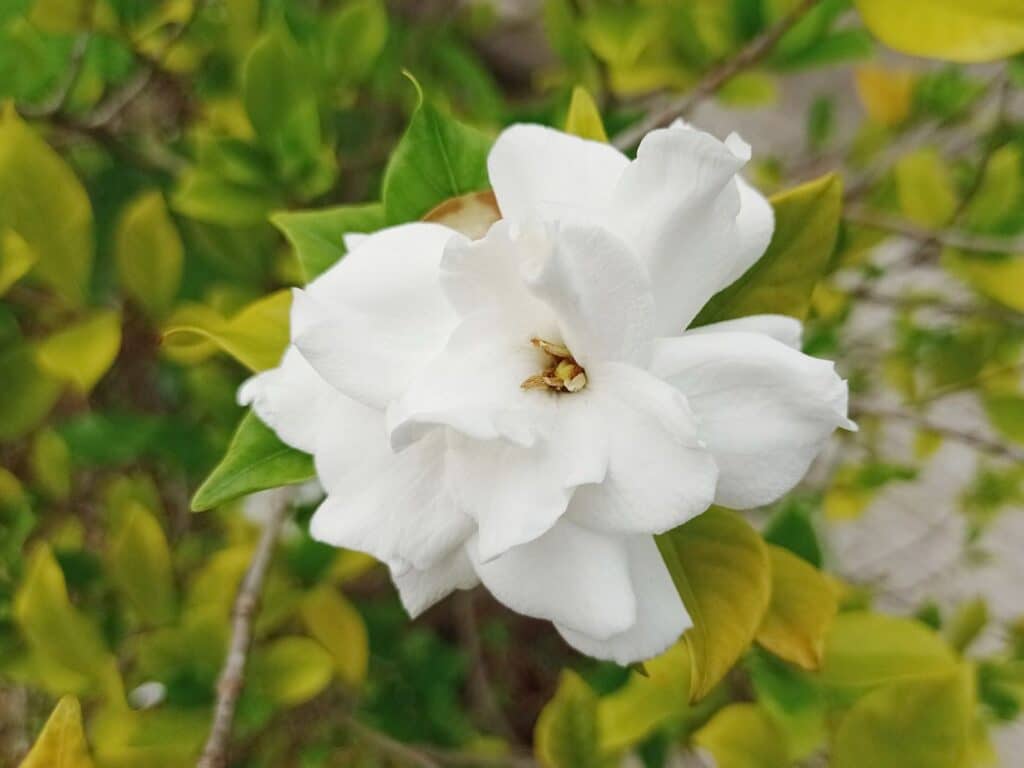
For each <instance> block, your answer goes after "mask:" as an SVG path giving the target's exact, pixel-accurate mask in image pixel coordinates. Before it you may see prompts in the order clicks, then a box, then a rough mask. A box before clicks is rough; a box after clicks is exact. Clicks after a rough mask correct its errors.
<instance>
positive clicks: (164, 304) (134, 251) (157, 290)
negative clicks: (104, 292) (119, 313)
mask: <svg viewBox="0 0 1024 768" xmlns="http://www.w3.org/2000/svg"><path fill="white" fill-rule="evenodd" d="M114 253H115V256H116V258H117V271H118V274H119V275H120V278H121V284H122V285H123V286H124V290H125V293H127V294H128V295H129V296H131V297H132V298H133V299H135V300H136V301H137V302H138V303H139V304H140V305H141V306H142V307H143V308H144V309H145V310H146V311H147V312H149V314H150V315H153V316H155V317H159V316H162V315H163V314H164V313H165V312H166V311H167V310H168V309H170V306H171V302H172V301H173V300H174V297H175V295H176V294H177V292H178V286H179V284H180V283H181V269H182V262H183V261H184V258H185V247H184V246H183V245H182V242H181V237H180V236H179V235H178V230H177V228H176V227H175V226H174V221H173V220H172V219H171V216H170V214H169V213H168V212H167V206H166V204H165V203H164V198H163V195H161V194H160V193H159V192H156V191H152V192H146V193H144V194H143V195H141V196H140V197H138V198H136V199H135V200H134V201H132V202H131V203H130V204H129V205H128V207H127V208H126V209H125V211H124V213H123V214H122V215H121V219H120V221H119V222H118V225H117V231H116V233H115V235H114Z"/></svg>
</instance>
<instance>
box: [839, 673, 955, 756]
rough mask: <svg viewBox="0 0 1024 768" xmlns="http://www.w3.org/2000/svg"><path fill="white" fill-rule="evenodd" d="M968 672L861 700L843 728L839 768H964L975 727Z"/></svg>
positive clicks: (878, 692) (909, 683)
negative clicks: (867, 767) (869, 767)
mask: <svg viewBox="0 0 1024 768" xmlns="http://www.w3.org/2000/svg"><path fill="white" fill-rule="evenodd" d="M972 699H973V696H972V686H971V684H970V681H969V680H968V678H967V670H966V669H963V670H960V669H957V670H953V671H951V672H949V673H947V674H945V675H940V676H938V677H937V678H926V679H921V680H912V681H904V682H899V683H895V684H893V685H889V686H885V687H883V688H879V689H877V690H875V691H872V692H871V693H869V694H868V695H867V696H865V697H864V698H862V699H860V700H859V701H858V702H857V703H856V704H854V706H853V708H852V709H851V710H850V711H849V712H848V713H847V714H846V716H845V717H844V718H843V720H842V722H841V723H840V725H839V729H838V731H837V732H836V735H835V739H834V741H833V745H832V762H831V763H830V765H831V766H833V768H864V767H865V766H871V768H962V767H963V766H964V765H967V762H966V760H967V755H968V752H969V750H970V742H971V738H972V729H973V725H974V722H973V711H972V710H973V701H972Z"/></svg>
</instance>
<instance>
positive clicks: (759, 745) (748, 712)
mask: <svg viewBox="0 0 1024 768" xmlns="http://www.w3.org/2000/svg"><path fill="white" fill-rule="evenodd" d="M693 741H694V743H695V744H696V745H697V746H698V747H701V748H702V749H705V750H707V751H708V752H710V753H711V755H712V756H713V757H714V758H715V766H716V768H786V767H787V766H788V765H789V761H788V760H787V755H786V742H785V737H784V736H783V734H782V732H781V731H780V730H779V728H778V726H776V725H775V723H774V722H773V721H772V719H771V718H770V717H768V715H767V714H765V713H764V711H762V710H761V709H760V708H759V707H758V706H757V705H756V704H730V705H729V706H727V707H725V708H724V709H721V710H719V711H718V712H717V713H716V714H715V716H714V717H712V718H711V720H710V721H709V722H708V724H707V725H705V726H704V727H703V728H701V729H700V730H699V731H697V733H695V734H694V736H693Z"/></svg>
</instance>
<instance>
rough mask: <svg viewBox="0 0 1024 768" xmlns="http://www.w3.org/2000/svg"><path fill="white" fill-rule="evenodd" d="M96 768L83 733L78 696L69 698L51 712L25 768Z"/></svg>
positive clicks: (24, 764)
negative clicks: (93, 767) (93, 766)
mask: <svg viewBox="0 0 1024 768" xmlns="http://www.w3.org/2000/svg"><path fill="white" fill-rule="evenodd" d="M92 765H93V762H92V759H90V757H89V747H88V745H86V743H85V732H84V731H83V730H82V707H81V706H80V705H79V703H78V699H76V698H75V697H74V696H65V697H64V698H62V699H61V700H60V701H58V702H57V706H56V707H55V708H54V710H53V712H51V713H50V717H49V719H48V720H47V721H46V725H44V726H43V731H42V733H40V734H39V738H38V739H36V743H35V744H34V745H33V746H32V750H31V751H30V752H29V753H28V756H27V757H26V758H25V760H24V761H23V762H22V763H21V768H92Z"/></svg>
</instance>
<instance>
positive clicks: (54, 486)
mask: <svg viewBox="0 0 1024 768" xmlns="http://www.w3.org/2000/svg"><path fill="white" fill-rule="evenodd" d="M29 466H30V467H31V469H32V478H33V480H35V484H36V485H37V486H38V487H39V489H40V490H41V491H42V492H43V493H44V494H45V495H46V496H47V497H48V498H51V499H55V500H57V501H66V500H67V498H68V497H69V496H70V495H71V453H70V451H69V450H68V444H67V443H66V442H64V438H62V437H61V436H60V435H58V434H57V433H56V432H54V431H53V430H52V429H43V430H40V431H39V432H37V433H36V436H35V438H34V439H33V440H32V452H31V453H30V454H29Z"/></svg>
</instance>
